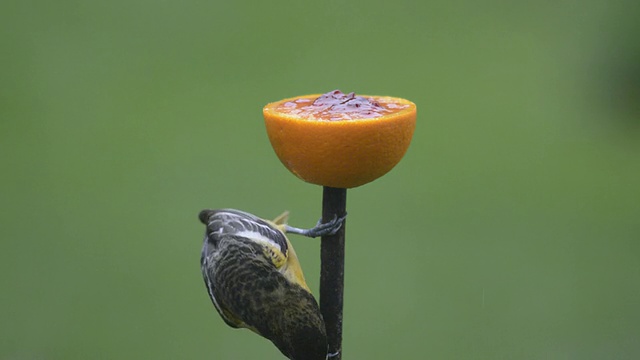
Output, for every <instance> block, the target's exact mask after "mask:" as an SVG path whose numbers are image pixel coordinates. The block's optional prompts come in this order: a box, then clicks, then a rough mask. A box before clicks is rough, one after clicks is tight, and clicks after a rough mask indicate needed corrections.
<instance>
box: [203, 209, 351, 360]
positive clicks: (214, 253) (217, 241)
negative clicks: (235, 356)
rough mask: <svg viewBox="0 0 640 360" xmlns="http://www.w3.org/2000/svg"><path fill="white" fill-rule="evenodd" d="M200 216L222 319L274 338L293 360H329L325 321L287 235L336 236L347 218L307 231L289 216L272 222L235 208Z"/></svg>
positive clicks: (208, 274)
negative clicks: (293, 222)
mask: <svg viewBox="0 0 640 360" xmlns="http://www.w3.org/2000/svg"><path fill="white" fill-rule="evenodd" d="M199 217H200V221H202V223H203V224H205V225H206V232H205V236H204V244H203V247H202V256H201V258H200V264H201V268H202V275H203V277H204V282H205V285H206V287H207V290H208V292H209V296H210V297H211V301H212V302H213V305H214V306H215V308H216V310H218V313H220V316H221V317H222V319H223V320H224V321H225V322H226V323H227V324H228V325H229V326H231V327H234V328H248V329H250V330H252V331H254V332H256V333H257V334H259V335H262V336H264V337H265V338H267V339H269V340H271V341H272V342H273V344H274V345H275V346H276V347H277V348H278V349H280V351H281V352H282V353H283V354H284V355H285V356H287V357H288V358H289V359H292V360H316V359H317V360H324V359H326V357H327V335H326V331H325V325H324V321H323V319H322V315H321V314H320V309H319V308H318V303H317V302H316V300H315V299H314V297H313V296H312V295H311V292H310V290H309V287H308V286H307V284H306V282H305V280H304V275H303V273H302V269H301V267H300V263H299V262H298V257H297V256H296V253H295V251H294V250H293V246H291V243H290V242H289V239H288V238H287V237H286V235H285V232H291V233H296V234H301V235H306V236H310V237H316V236H321V235H325V234H333V233H335V232H336V231H337V230H338V229H339V228H340V226H341V225H342V221H343V220H344V218H341V219H334V220H333V221H331V222H329V223H326V224H318V225H317V226H316V227H314V228H312V229H308V230H303V229H298V228H294V227H291V226H288V225H287V224H286V221H287V217H288V213H286V212H285V213H284V214H282V215H280V216H279V217H278V218H276V219H275V220H273V221H268V220H263V219H261V218H259V217H257V216H255V215H252V214H249V213H246V212H243V211H239V210H233V209H220V210H203V211H202V212H200V216H199Z"/></svg>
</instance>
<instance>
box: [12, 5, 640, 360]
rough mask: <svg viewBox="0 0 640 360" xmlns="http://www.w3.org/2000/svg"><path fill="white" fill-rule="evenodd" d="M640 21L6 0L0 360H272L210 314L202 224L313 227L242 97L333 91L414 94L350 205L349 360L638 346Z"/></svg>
mask: <svg viewBox="0 0 640 360" xmlns="http://www.w3.org/2000/svg"><path fill="white" fill-rule="evenodd" d="M639 8H640V7H639V6H638V4H637V2H636V1H562V0H561V1H485V2H476V1H471V0H467V1H465V0H462V1H429V2H418V1H391V2H390V1H375V0H372V1H367V2H364V1H357V2H343V1H323V2H308V3H307V2H300V1H282V2H266V1H265V2H254V1H226V2H217V1H210V2H201V1H181V2H178V1H158V2H155V1H140V0H133V1H122V0H116V1H109V2H91V1H68V0H61V1H55V2H47V1H11V0H10V1H3V2H2V3H1V4H0V31H1V33H0V44H1V50H0V166H1V173H0V204H1V205H0V211H1V220H0V241H1V242H0V359H2V360H5V359H6V360H19V359H280V358H281V355H280V353H279V352H278V350H277V349H276V348H275V347H273V346H272V345H271V343H270V342H268V341H267V340H264V339H262V338H260V337H258V336H255V335H254V334H252V333H251V332H249V331H246V330H233V329H231V328H228V327H227V326H226V325H225V324H224V323H223V321H222V320H221V319H220V318H219V316H218V314H217V313H216V312H215V310H214V308H213V306H212V305H211V303H210V300H209V298H208V296H207V294H206V291H205V288H204V285H203V282H202V279H201V275H200V269H199V256H200V246H201V239H202V233H203V226H202V225H201V224H200V223H199V222H198V221H197V214H198V212H199V210H201V209H203V208H218V207H234V208H239V209H243V210H246V211H250V212H253V213H255V214H258V215H260V216H263V217H274V216H276V215H278V214H279V213H280V212H281V211H282V210H285V209H288V210H290V211H291V218H290V221H291V223H292V224H293V225H295V226H302V227H309V226H312V225H313V224H315V222H316V220H317V219H318V218H319V216H320V198H321V189H320V188H319V187H318V186H315V185H310V184H306V183H303V182H302V181H300V180H298V179H296V178H295V177H294V176H293V175H291V174H290V173H288V172H287V171H286V170H285V168H284V167H283V166H282V165H281V164H280V163H279V161H278V159H277V158H276V156H275V154H274V153H273V151H272V149H271V147H270V145H269V142H268V139H267V136H266V133H265V129H264V125H263V119H262V115H261V109H262V107H263V106H264V105H265V104H266V103H268V102H271V101H276V100H279V99H281V98H285V97H291V96H295V95H302V94H309V93H319V92H326V91H330V90H333V89H337V88H338V89H341V90H343V91H345V92H349V91H356V92H359V93H366V94H379V95H392V96H399V97H405V98H408V99H410V100H412V101H414V102H415V103H417V105H418V125H417V129H416V133H415V136H414V140H413V143H412V145H411V148H410V149H409V151H408V153H407V154H406V156H405V158H404V159H403V161H402V162H401V163H400V164H399V165H398V166H397V167H396V168H395V169H394V170H393V171H391V172H390V173H389V174H387V175H386V176H385V177H383V178H381V179H379V180H377V181H376V182H374V183H371V184H368V185H365V186H363V187H361V188H357V189H354V190H351V191H349V195H348V211H349V219H348V225H347V249H346V251H347V260H346V295H345V296H346V297H345V310H344V321H345V322H344V356H345V358H346V359H426V358H431V359H637V358H640V342H638V339H639V338H640V244H639V241H640V105H639V104H640V42H639V41H638V37H639V36H640V25H639V24H640V22H638V21H637V20H638V18H640V11H639ZM292 241H293V242H294V244H295V246H296V249H297V251H298V254H299V256H300V258H301V261H302V263H303V267H304V268H305V271H306V276H307V280H308V282H309V284H310V286H311V288H312V289H316V292H317V287H318V277H319V259H318V258H319V243H318V241H317V240H310V239H306V238H299V237H295V238H293V239H292Z"/></svg>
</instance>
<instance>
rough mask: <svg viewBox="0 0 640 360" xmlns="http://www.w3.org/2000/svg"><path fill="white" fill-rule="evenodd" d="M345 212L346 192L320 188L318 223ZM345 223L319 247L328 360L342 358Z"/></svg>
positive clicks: (321, 307)
mask: <svg viewBox="0 0 640 360" xmlns="http://www.w3.org/2000/svg"><path fill="white" fill-rule="evenodd" d="M346 209H347V189H340V188H332V187H328V186H324V187H323V188H322V222H323V223H326V222H328V221H331V220H332V219H333V218H334V217H336V216H337V217H338V218H340V217H343V216H345V215H346ZM345 224H346V220H345V222H343V223H342V227H340V230H338V232H337V233H335V234H334V235H327V236H323V237H322V240H321V241H322V242H321V245H320V261H321V262H322V264H321V266H320V267H321V268H320V312H321V313H322V317H323V318H324V323H325V325H326V328H327V340H328V342H329V354H330V355H332V356H331V357H330V359H331V360H341V359H342V304H343V293H344V233H345Z"/></svg>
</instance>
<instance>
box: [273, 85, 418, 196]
mask: <svg viewBox="0 0 640 360" xmlns="http://www.w3.org/2000/svg"><path fill="white" fill-rule="evenodd" d="M344 99H347V100H344ZM343 100H344V102H343ZM263 115H264V120H265V125H266V127H267V134H268V135H269V140H270V141H271V145H272V146H273V149H274V150H275V152H276V155H277V156H278V158H279V159H280V161H281V162H282V163H283V164H284V166H285V167H286V168H287V169H289V171H291V172H292V173H293V174H295V175H296V176H298V177H299V178H300V179H302V180H304V181H306V182H309V183H313V184H318V185H323V186H330V187H336V188H353V187H357V186H360V185H364V184H366V183H368V182H371V181H373V180H375V179H377V178H379V177H380V176H382V175H384V174H386V173H387V172H389V171H390V170H391V169H392V168H393V167H394V166H395V165H396V164H397V163H398V162H399V161H400V159H402V156H404V154H405V152H406V151H407V149H408V148H409V143H410V142H411V138H412V136H413V131H414V129H415V124H416V105H415V104H414V103H412V102H411V101H409V100H405V99H401V98H395V97H388V96H368V95H362V96H355V95H354V94H353V93H351V94H348V95H345V94H342V93H341V92H339V91H337V90H336V91H333V92H330V93H327V94H323V95H317V94H316V95H304V96H298V97H295V98H289V99H284V100H281V101H277V102H274V103H270V104H267V106H265V107H264V109H263Z"/></svg>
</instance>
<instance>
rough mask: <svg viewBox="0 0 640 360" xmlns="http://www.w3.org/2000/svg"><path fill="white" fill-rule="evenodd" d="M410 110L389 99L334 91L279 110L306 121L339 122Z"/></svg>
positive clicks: (298, 101)
mask: <svg viewBox="0 0 640 360" xmlns="http://www.w3.org/2000/svg"><path fill="white" fill-rule="evenodd" d="M385 100H386V101H385ZM408 107H409V105H408V104H398V103H397V102H392V101H389V99H381V98H378V99H374V98H373V97H362V96H356V95H355V94H354V93H349V94H343V93H342V92H341V91H340V90H334V91H332V92H328V93H326V94H323V95H321V96H319V97H318V98H316V99H309V98H298V99H294V100H292V101H287V102H283V103H280V104H279V105H278V107H277V109H276V110H277V111H278V112H280V113H284V114H289V115H293V116H295V117H299V118H304V119H306V120H330V121H339V120H357V119H373V118H378V117H381V116H384V115H390V114H393V113H395V112H399V111H401V110H404V109H406V108H408Z"/></svg>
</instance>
